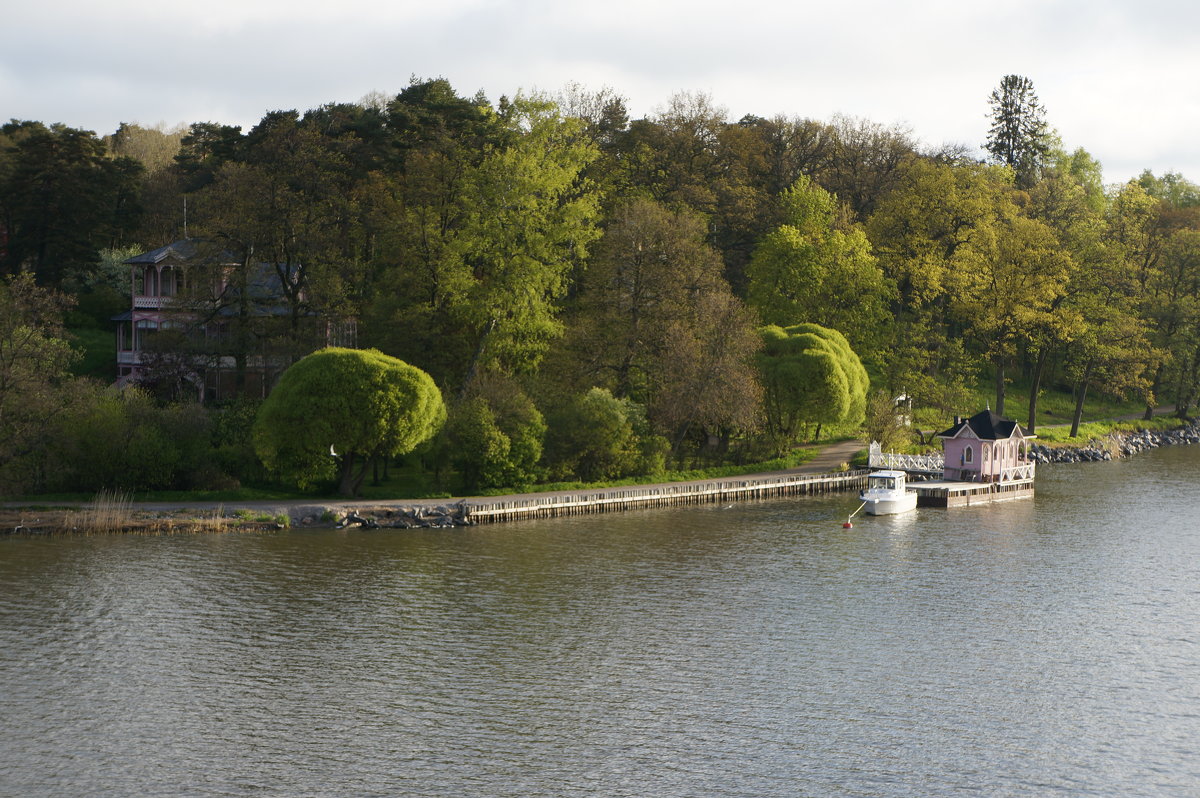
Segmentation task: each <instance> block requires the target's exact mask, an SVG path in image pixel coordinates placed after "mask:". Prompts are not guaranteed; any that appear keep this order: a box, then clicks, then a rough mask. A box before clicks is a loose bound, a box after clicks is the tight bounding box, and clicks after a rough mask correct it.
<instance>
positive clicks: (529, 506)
mask: <svg viewBox="0 0 1200 798" xmlns="http://www.w3.org/2000/svg"><path fill="white" fill-rule="evenodd" d="M869 473H870V471H869V470H867V469H858V470H853V471H845V472H841V473H836V474H787V475H780V476H771V477H754V478H749V479H737V478H733V479H723V480H712V481H700V482H679V483H670V484H663V485H643V486H639V487H629V488H606V489H603V490H597V491H587V492H582V493H576V492H569V491H564V492H561V493H554V494H544V495H540V496H524V497H520V498H512V499H507V500H502V501H495V502H488V501H487V500H486V499H472V500H471V501H470V502H469V503H464V505H465V506H464V509H465V510H466V516H467V518H468V519H469V522H470V523H472V524H491V523H498V522H501V521H517V520H522V519H526V518H552V517H556V516H564V515H582V514H585V513H606V512H613V511H617V510H629V509H634V508H645V507H670V506H674V505H679V504H703V503H706V502H727V501H739V500H743V499H766V498H772V497H778V496H809V495H820V494H826V493H839V492H844V491H850V490H859V489H860V488H862V487H864V486H865V485H866V481H867V474H869Z"/></svg>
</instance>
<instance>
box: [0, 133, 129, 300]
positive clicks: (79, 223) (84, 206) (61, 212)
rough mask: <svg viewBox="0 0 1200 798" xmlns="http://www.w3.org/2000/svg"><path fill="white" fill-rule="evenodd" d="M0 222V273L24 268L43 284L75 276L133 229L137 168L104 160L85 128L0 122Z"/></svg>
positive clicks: (98, 142)
mask: <svg viewBox="0 0 1200 798" xmlns="http://www.w3.org/2000/svg"><path fill="white" fill-rule="evenodd" d="M0 150H8V152H6V153H5V155H8V156H9V158H10V159H11V167H9V168H7V169H0V181H2V182H0V219H3V220H4V225H5V227H6V232H7V237H8V240H7V245H6V247H5V249H4V255H5V258H4V260H3V261H0V273H5V272H7V273H15V272H16V271H18V270H19V269H21V268H28V269H30V270H31V271H33V272H34V274H36V275H37V277H38V281H39V282H41V283H43V284H52V285H58V284H59V283H60V282H61V281H63V280H81V279H82V278H84V277H85V276H86V275H87V274H88V273H89V272H90V271H91V269H92V267H93V265H94V264H95V263H96V261H97V258H98V254H97V253H98V252H99V250H100V249H102V248H105V247H109V246H112V244H113V242H123V240H124V239H126V238H127V237H128V236H129V234H130V233H131V232H132V230H133V228H134V227H135V226H136V223H137V217H138V214H139V212H140V208H139V206H138V202H137V186H138V181H139V178H140V176H141V171H142V169H141V165H140V164H138V163H137V162H136V161H134V160H132V159H130V158H123V157H118V158H110V157H108V153H107V151H106V147H105V145H104V142H103V141H102V140H101V139H99V138H97V137H96V135H95V134H94V133H92V132H91V131H88V130H76V129H74V128H70V127H67V126H66V125H61V124H55V125H51V126H50V127H46V126H45V125H43V124H41V123H40V122H18V121H15V120H14V121H12V122H9V123H7V124H5V125H4V126H3V127H0Z"/></svg>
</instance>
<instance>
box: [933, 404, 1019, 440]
mask: <svg viewBox="0 0 1200 798" xmlns="http://www.w3.org/2000/svg"><path fill="white" fill-rule="evenodd" d="M968 428H969V429H970V430H971V432H973V433H975V437H977V438H979V439H980V440H985V441H998V440H1002V439H1005V438H1012V437H1014V436H1016V437H1021V438H1030V437H1033V436H1031V435H1030V434H1029V433H1027V432H1026V431H1025V429H1024V428H1023V427H1022V426H1021V425H1020V424H1018V423H1017V422H1015V421H1010V420H1008V419H1007V418H1001V417H1000V416H998V415H996V414H995V413H993V412H992V411H991V410H990V409H989V410H983V411H981V412H979V413H976V414H975V415H973V416H971V417H970V418H968V419H965V420H961V421H958V422H957V423H955V425H954V426H953V427H951V428H950V429H948V430H945V431H944V432H939V433H938V437H939V438H954V437H957V436H958V435H959V434H960V433H961V432H962V431H963V430H964V429H968Z"/></svg>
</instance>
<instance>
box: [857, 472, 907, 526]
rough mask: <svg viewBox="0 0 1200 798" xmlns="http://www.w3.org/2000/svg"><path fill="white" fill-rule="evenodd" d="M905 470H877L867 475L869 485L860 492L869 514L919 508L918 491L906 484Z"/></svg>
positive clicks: (888, 513) (885, 513)
mask: <svg viewBox="0 0 1200 798" xmlns="http://www.w3.org/2000/svg"><path fill="white" fill-rule="evenodd" d="M906 478H907V475H906V474H905V473H904V472H903V471H876V472H875V473H874V474H869V475H868V476H867V487H866V489H865V490H863V491H862V492H861V493H859V494H858V498H859V500H860V501H862V503H863V510H864V511H865V512H866V513H867V515H891V514H893V513H906V512H908V511H909V510H915V509H917V492H916V491H913V490H909V489H908V488H907V486H906V485H905V479H906Z"/></svg>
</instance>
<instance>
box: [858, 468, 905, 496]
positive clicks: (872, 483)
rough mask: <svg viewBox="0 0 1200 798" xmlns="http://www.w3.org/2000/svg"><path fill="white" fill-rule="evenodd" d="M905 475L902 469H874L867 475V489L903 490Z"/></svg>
mask: <svg viewBox="0 0 1200 798" xmlns="http://www.w3.org/2000/svg"><path fill="white" fill-rule="evenodd" d="M907 477H908V475H907V474H905V473H904V472H903V471H876V472H875V473H874V474H868V475H867V490H868V491H885V490H886V491H900V492H903V491H904V489H905V480H906V479H907Z"/></svg>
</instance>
